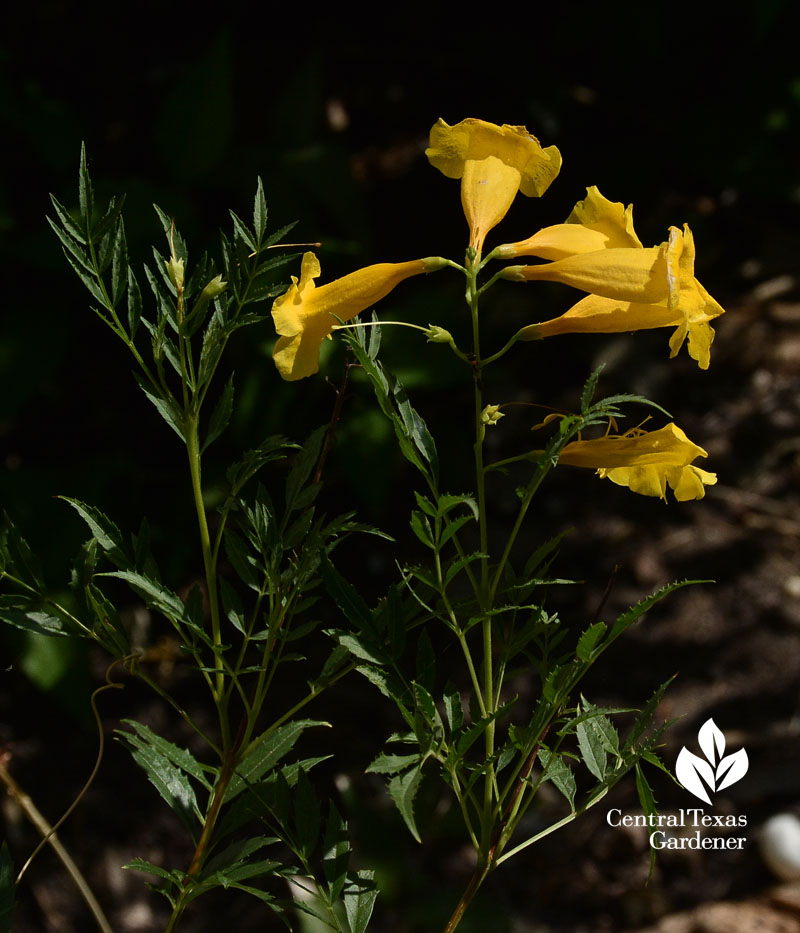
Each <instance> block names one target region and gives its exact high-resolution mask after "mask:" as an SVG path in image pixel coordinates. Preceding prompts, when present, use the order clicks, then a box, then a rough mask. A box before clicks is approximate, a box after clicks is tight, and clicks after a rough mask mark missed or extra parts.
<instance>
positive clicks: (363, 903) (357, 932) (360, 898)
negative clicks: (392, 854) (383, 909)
mask: <svg viewBox="0 0 800 933" xmlns="http://www.w3.org/2000/svg"><path fill="white" fill-rule="evenodd" d="M374 878H375V872H374V871H366V870H363V871H359V872H353V873H350V874H349V875H348V876H347V880H348V884H347V887H346V888H345V889H344V893H343V898H344V910H345V913H346V914H347V922H348V923H349V924H350V933H364V931H365V930H366V929H367V924H368V923H369V918H370V917H371V916H372V910H373V908H374V906H375V899H376V898H377V896H378V888H377V885H376V884H375V881H374Z"/></svg>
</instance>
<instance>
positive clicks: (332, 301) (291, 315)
mask: <svg viewBox="0 0 800 933" xmlns="http://www.w3.org/2000/svg"><path fill="white" fill-rule="evenodd" d="M441 262H442V261H441V260H440V259H414V260H412V261H411V262H382V263H378V264H377V265H374V266H366V267H365V268H363V269H359V270H358V271H357V272H351V273H350V275H345V276H343V277H342V278H341V279H335V280H334V281H333V282H329V283H328V284H327V285H320V286H319V288H317V287H316V285H315V283H314V279H315V278H317V277H318V276H319V274H320V265H319V260H318V259H317V257H316V256H315V255H314V254H313V253H306V254H305V255H304V256H303V262H302V266H301V270H300V281H299V282H298V280H297V278H296V277H295V276H292V284H291V285H290V286H289V288H288V289H287V291H286V292H285V293H284V294H283V295H281V297H280V298H276V299H275V302H274V303H273V305H272V318H273V320H274V322H275V330H276V331H277V332H278V334H279V335H280V337H279V339H278V341H277V343H276V344H275V349H274V350H273V353H272V356H273V359H274V360H275V365H276V366H277V367H278V372H279V373H280V374H281V376H282V377H283V378H284V379H286V380H289V381H293V380H296V379H303V378H304V377H305V376H311V375H313V374H314V373H315V372H317V371H318V370H319V349H320V346H321V345H322V341H323V340H324V339H325V338H326V337H328V336H330V333H331V331H332V330H333V328H334V326H335V325H336V323H337V321H336V318H339V319H340V320H342V321H349V320H350V318H353V317H355V316H356V315H357V314H359V313H360V312H361V311H364V310H366V309H367V308H369V307H370V306H371V305H374V304H376V303H377V302H378V301H380V300H381V298H384V297H385V296H386V295H388V294H389V292H390V291H391V290H392V289H393V288H394V287H395V286H396V285H397V284H399V283H400V282H402V281H403V279H407V278H409V277H410V276H412V275H419V274H420V273H422V272H432V271H434V270H435V269H438V268H441Z"/></svg>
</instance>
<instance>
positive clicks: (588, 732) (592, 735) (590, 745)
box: [575, 720, 608, 781]
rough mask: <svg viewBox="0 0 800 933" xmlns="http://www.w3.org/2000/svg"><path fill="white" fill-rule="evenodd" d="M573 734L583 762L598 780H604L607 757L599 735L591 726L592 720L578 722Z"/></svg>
mask: <svg viewBox="0 0 800 933" xmlns="http://www.w3.org/2000/svg"><path fill="white" fill-rule="evenodd" d="M575 734H576V735H577V737H578V748H579V749H580V751H581V757H582V758H583V761H584V764H585V765H586V767H587V768H588V769H589V771H590V772H591V773H592V774H593V775H594V776H595V777H596V778H597V779H598V780H599V781H603V780H605V777H606V767H607V765H608V759H607V755H606V750H605V748H604V746H603V741H602V739H601V737H600V735H599V734H598V732H597V730H596V729H594V728H592V720H586V721H584V722H579V723H578V725H577V726H576V727H575Z"/></svg>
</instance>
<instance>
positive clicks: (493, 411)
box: [481, 405, 505, 426]
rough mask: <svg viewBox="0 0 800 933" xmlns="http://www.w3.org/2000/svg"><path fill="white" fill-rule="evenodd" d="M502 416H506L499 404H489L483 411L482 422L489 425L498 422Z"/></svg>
mask: <svg viewBox="0 0 800 933" xmlns="http://www.w3.org/2000/svg"><path fill="white" fill-rule="evenodd" d="M501 418H505V415H504V414H503V412H502V411H500V406H499V405H487V406H486V408H484V409H483V411H482V412H481V424H485V425H487V426H491V425H493V424H497V422H498V421H499V420H500V419H501Z"/></svg>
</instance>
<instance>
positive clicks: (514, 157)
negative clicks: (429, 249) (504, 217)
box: [425, 118, 561, 198]
mask: <svg viewBox="0 0 800 933" xmlns="http://www.w3.org/2000/svg"><path fill="white" fill-rule="evenodd" d="M425 155H426V156H427V157H428V161H429V162H430V163H431V165H433V166H434V168H438V169H439V171H440V172H442V174H444V175H446V176H447V177H448V178H461V177H462V175H463V174H464V166H465V164H466V163H467V162H469V161H476V162H480V161H481V160H483V159H488V158H489V156H494V157H495V158H496V159H500V161H501V162H504V163H505V164H506V165H510V166H512V167H513V168H515V169H516V170H517V171H518V172H519V173H520V186H519V190H520V191H521V192H522V193H523V194H524V195H526V196H527V197H529V198H533V197H541V195H543V194H544V193H545V191H547V189H548V188H549V187H550V183H551V182H552V181H553V179H554V178H555V177H556V175H558V172H559V170H560V168H561V153H560V152H559V151H558V149H557V148H556V147H555V146H548V147H547V148H546V149H543V148H542V146H541V144H540V143H539V140H538V139H537V138H536V137H535V136H533V135H531V134H530V133H529V132H528V131H527V130H526V129H525V127H524V126H509V125H508V124H506V123H504V124H503V125H502V126H497V125H496V124H494V123H487V122H486V121H485V120H475V119H467V120H462V121H461V122H460V123H456V124H455V126H448V124H447V123H445V121H444V120H442V119H441V118H440V119H439V121H438V122H437V123H436V125H435V126H434V127H433V128H432V129H431V135H430V147H429V148H428V149H426V150H425Z"/></svg>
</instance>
